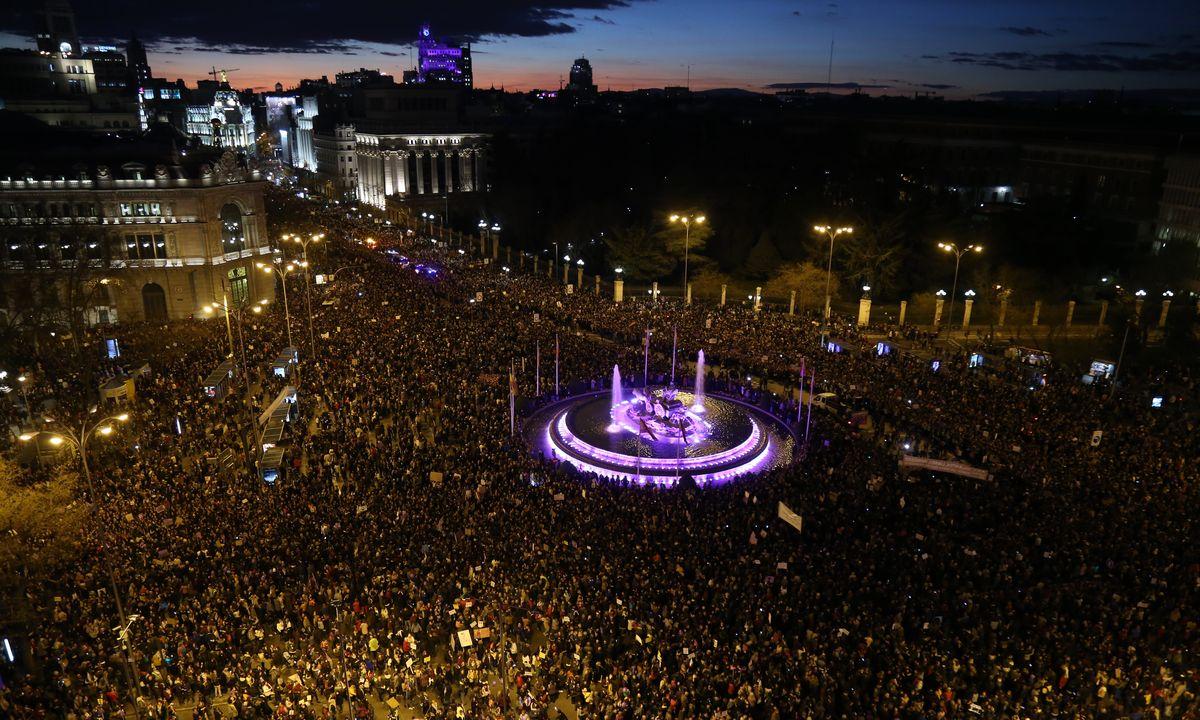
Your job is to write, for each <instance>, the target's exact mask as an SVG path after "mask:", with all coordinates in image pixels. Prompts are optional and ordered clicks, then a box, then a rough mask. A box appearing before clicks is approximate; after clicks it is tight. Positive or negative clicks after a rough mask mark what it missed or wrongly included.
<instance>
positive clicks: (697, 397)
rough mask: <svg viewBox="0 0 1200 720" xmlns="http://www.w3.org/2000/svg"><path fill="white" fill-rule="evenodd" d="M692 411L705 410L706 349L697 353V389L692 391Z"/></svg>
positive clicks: (700, 411)
mask: <svg viewBox="0 0 1200 720" xmlns="http://www.w3.org/2000/svg"><path fill="white" fill-rule="evenodd" d="M692 396H693V397H692V412H694V413H703V412H704V351H703V350H701V351H700V352H699V353H697V354H696V391H695V392H694V393H692Z"/></svg>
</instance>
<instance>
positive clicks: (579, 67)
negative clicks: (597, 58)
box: [567, 57, 596, 93]
mask: <svg viewBox="0 0 1200 720" xmlns="http://www.w3.org/2000/svg"><path fill="white" fill-rule="evenodd" d="M567 89H568V90H574V91H575V92H581V93H592V92H596V86H595V85H594V84H593V83H592V64H591V63H590V62H588V59H587V58H582V57H581V58H579V59H577V60H576V61H575V63H574V64H573V65H571V81H570V82H569V83H568V84H567Z"/></svg>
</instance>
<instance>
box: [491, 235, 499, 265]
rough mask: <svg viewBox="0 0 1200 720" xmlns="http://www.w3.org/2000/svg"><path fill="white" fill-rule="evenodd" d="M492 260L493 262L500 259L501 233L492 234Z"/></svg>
mask: <svg viewBox="0 0 1200 720" xmlns="http://www.w3.org/2000/svg"><path fill="white" fill-rule="evenodd" d="M492 259H493V260H499V259H500V235H499V233H492Z"/></svg>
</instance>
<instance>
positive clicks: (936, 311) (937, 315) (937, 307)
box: [933, 297, 946, 328]
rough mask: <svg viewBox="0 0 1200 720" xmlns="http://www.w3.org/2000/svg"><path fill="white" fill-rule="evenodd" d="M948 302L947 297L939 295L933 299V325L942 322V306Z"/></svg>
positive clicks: (935, 325)
mask: <svg viewBox="0 0 1200 720" xmlns="http://www.w3.org/2000/svg"><path fill="white" fill-rule="evenodd" d="M945 304H946V298H944V297H939V298H937V299H935V300H934V301H933V326H934V327H935V328H936V327H938V326H940V325H941V324H942V306H943V305H945Z"/></svg>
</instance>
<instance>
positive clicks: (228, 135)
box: [187, 88, 255, 152]
mask: <svg viewBox="0 0 1200 720" xmlns="http://www.w3.org/2000/svg"><path fill="white" fill-rule="evenodd" d="M203 90H204V89H203V88H202V89H201V90H197V91H196V98H197V99H199V98H203V97H205V96H206V95H207V93H205V92H204V91H203ZM187 133H188V134H189V135H194V136H196V137H198V138H200V142H202V143H204V144H205V145H214V146H217V147H223V148H232V149H234V150H239V151H243V152H248V151H250V150H251V149H252V148H253V147H254V138H255V133H254V114H253V110H252V108H251V107H250V106H249V105H244V104H242V101H241V98H239V97H238V94H237V92H236V91H235V90H230V89H228V88H223V89H218V90H215V91H214V92H213V94H212V100H211V102H208V101H202V102H193V103H189V104H188V106H187Z"/></svg>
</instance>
